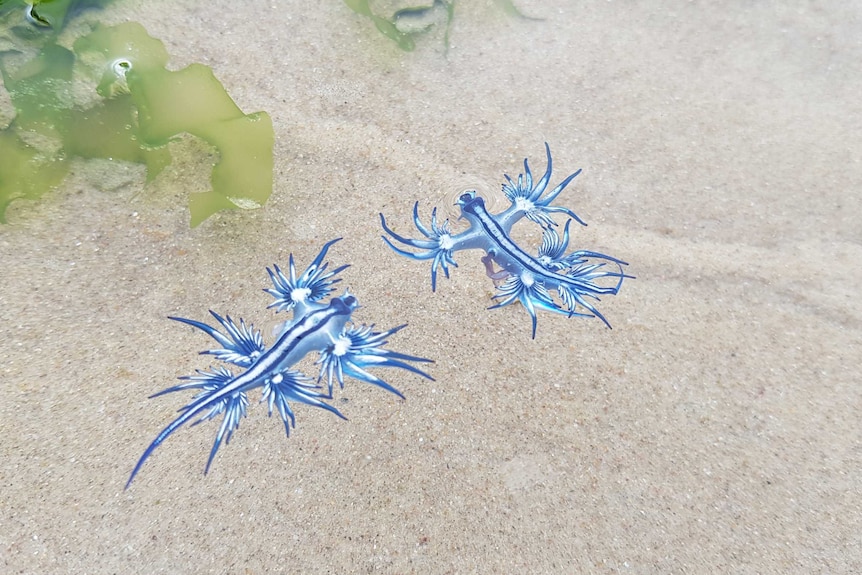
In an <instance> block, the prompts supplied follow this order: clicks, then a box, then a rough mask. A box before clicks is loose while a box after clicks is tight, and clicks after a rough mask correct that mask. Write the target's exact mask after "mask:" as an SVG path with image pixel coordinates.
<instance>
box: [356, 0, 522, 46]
mask: <svg viewBox="0 0 862 575" xmlns="http://www.w3.org/2000/svg"><path fill="white" fill-rule="evenodd" d="M344 3H345V4H347V6H348V8H350V9H351V10H353V11H354V12H356V13H357V14H359V15H360V16H364V17H366V18H368V19H370V20H371V21H372V22H373V23H374V26H375V27H376V28H377V30H378V31H379V32H380V33H381V34H383V35H384V36H386V37H387V38H389V39H390V40H393V41H394V42H395V43H396V44H398V47H399V48H401V49H402V50H404V51H405V52H410V51H412V50H413V49H415V48H416V42H415V40H414V38H415V37H416V36H419V35H421V34H425V33H427V32H429V31H430V30H432V29H433V28H434V27H435V26H436V25H438V24H440V23H441V22H442V21H445V24H444V28H445V32H444V34H443V45H444V46H445V48H446V50H448V49H449V30H450V29H451V27H452V20H453V19H454V18H455V0H344ZM494 3H495V4H496V5H497V6H498V7H499V8H500V9H501V10H503V12H505V13H506V14H507V15H508V16H513V17H517V18H525V19H528V20H534V19H535V18H530V17H529V16H525V15H524V14H523V13H522V12H521V11H520V10H518V9H517V8H516V7H515V5H514V4H513V3H512V0H494Z"/></svg>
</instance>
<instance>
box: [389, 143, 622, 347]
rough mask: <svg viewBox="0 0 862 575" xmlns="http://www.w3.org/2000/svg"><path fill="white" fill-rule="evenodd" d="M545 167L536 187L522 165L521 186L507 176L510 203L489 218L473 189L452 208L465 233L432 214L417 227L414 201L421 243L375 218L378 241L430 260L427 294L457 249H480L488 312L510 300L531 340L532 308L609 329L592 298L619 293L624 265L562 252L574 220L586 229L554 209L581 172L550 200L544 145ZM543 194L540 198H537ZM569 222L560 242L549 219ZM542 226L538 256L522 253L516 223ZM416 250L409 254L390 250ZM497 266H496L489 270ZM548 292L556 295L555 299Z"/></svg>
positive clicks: (584, 253)
mask: <svg viewBox="0 0 862 575" xmlns="http://www.w3.org/2000/svg"><path fill="white" fill-rule="evenodd" d="M545 152H546V153H547V157H548V167H547V169H546V171H545V174H544V175H543V176H542V178H541V179H540V180H539V181H538V182H536V184H535V186H534V185H533V175H532V173H531V172H530V165H529V163H528V162H527V160H524V172H525V173H524V174H521V175H518V180H517V182H516V181H513V180H512V178H510V177H509V176H506V182H504V183H503V194H505V196H506V197H507V198H508V199H509V201H510V202H511V205H510V206H509V207H508V208H507V209H505V210H504V211H502V212H500V213H499V214H491V213H490V212H488V210H487V209H486V208H485V201H484V200H483V199H482V198H481V197H479V196H478V195H477V194H476V192H475V191H467V192H465V193H463V194H462V195H461V197H460V198H458V201H457V202H456V204H457V205H458V206H459V207H460V209H461V216H460V217H459V218H458V219H466V220H467V222H468V223H469V224H470V227H469V229H467V230H466V231H464V232H461V233H459V234H453V233H451V232H450V229H449V220H448V219H447V220H445V221H444V222H443V223H442V224H440V223H439V222H438V221H437V208H434V209H433V210H432V211H431V226H430V227H426V226H425V225H423V224H422V222H420V221H419V202H416V203H415V204H414V205H413V222H414V224H415V225H416V228H417V229H418V230H419V231H420V232H421V233H422V235H423V236H425V238H426V239H411V238H407V237H404V236H401V235H399V234H397V233H395V232H394V231H393V230H392V229H391V228H390V227H389V226H387V225H386V219H385V218H384V217H383V214H380V222H381V224H382V225H383V230H384V231H385V232H386V234H387V235H388V236H389V237H387V236H383V240H384V241H385V242H386V243H387V244H388V245H389V247H390V248H392V249H393V250H394V251H395V252H396V253H398V254H401V255H402V256H405V257H408V258H410V259H413V260H432V262H431V290H432V291H435V290H436V289H437V270H438V268H439V269H442V270H443V273H444V274H445V275H446V277H447V278H448V277H449V266H450V265H452V266H454V267H457V266H458V264H456V263H455V260H454V258H453V254H454V253H455V252H457V251H460V250H470V249H480V250H484V252H485V256H484V257H483V258H482V263H484V264H485V270H486V273H487V275H488V277H490V278H491V279H492V280H493V281H494V285H495V286H496V287H497V294H496V295H494V296H493V298H494V299H498V300H500V301H499V302H498V303H497V304H495V305H493V306H491V307H490V308H489V309H495V308H498V307H503V306H506V305H509V304H510V303H513V302H515V301H519V302H521V304H522V305H523V306H524V307H525V308H526V309H527V312H528V313H529V314H530V317H531V318H532V322H533V338H534V339H535V337H536V308H538V309H544V310H546V311H551V312H554V313H559V314H563V315H567V316H569V317H571V316H575V315H576V316H584V317H597V318H599V319H600V320H602V321H603V322H604V323H605V325H607V326H608V327H610V323H608V320H607V319H605V317H604V316H603V315H602V314H601V312H599V310H598V309H596V307H595V306H594V305H593V303H592V302H591V301H590V300H595V301H598V300H599V296H601V295H615V294H616V293H617V292H618V291H619V289H620V287H622V283H623V279H625V278H632V277H633V276H630V275H627V274H626V273H625V272H624V271H623V266H626V265H628V264H627V263H626V262H624V261H622V260H619V259H616V258H613V257H611V256H607V255H604V254H600V253H597V252H593V251H589V250H576V251H573V252H571V253H569V254H566V253H565V252H566V249H567V248H568V245H569V224H571V222H572V220H575V221H577V222H578V223H579V224H581V225H586V224H585V223H584V222H583V221H582V220H581V219H580V218H579V217H578V216H577V215H576V214H575V213H574V212H573V211H572V210H570V209H568V208H564V207H560V206H552V205H551V202H553V201H554V200H555V199H556V198H557V196H559V195H560V192H562V191H563V189H564V188H565V187H566V186H567V185H568V184H569V182H571V181H572V180H573V179H574V178H575V177H576V176H577V175H578V174H580V173H581V170H578V171H576V172H575V173H573V174H571V175H570V176H568V177H567V178H566V179H564V180H563V181H562V182H560V184H559V185H557V187H555V188H554V189H553V190H551V191H550V192H549V193H548V194H547V195H545V191H546V190H547V188H548V183H549V182H550V180H551V150H550V147H549V146H548V144H547V143H546V144H545ZM543 195H544V197H542V196H543ZM554 213H559V214H563V215H565V216H568V218H569V220H568V221H567V222H566V225H565V227H564V228H563V235H562V238H561V237H560V234H558V233H557V230H556V229H555V228H556V226H557V223H556V222H555V221H554V220H553V218H552V217H551V214H554ZM524 217H526V218H527V219H528V220H530V221H532V222H535V223H537V224H539V225H540V226H541V227H542V229H543V230H544V231H543V235H542V245H541V246H540V247H539V250H538V256H535V257H534V256H532V255H530V254H528V253H527V252H526V251H524V250H523V249H522V248H521V247H520V246H518V244H516V243H515V242H514V241H513V240H512V239H511V237H510V235H509V234H510V232H511V230H512V226H513V225H514V224H515V223H516V222H517V221H518V220H520V219H522V218H524ZM394 242H397V243H399V244H401V245H404V246H407V247H410V248H415V249H418V250H421V251H418V252H412V251H408V250H405V249H402V248H401V247H398V246H396V245H395V243H394ZM494 264H496V265H497V266H499V267H500V269H499V270H495V269H494ZM552 291H556V293H557V298H554V296H553V295H552V293H551V292H552Z"/></svg>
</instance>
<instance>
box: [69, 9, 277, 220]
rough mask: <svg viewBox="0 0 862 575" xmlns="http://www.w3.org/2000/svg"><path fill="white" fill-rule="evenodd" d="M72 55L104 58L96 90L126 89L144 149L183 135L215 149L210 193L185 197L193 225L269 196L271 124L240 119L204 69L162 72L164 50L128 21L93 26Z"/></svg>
mask: <svg viewBox="0 0 862 575" xmlns="http://www.w3.org/2000/svg"><path fill="white" fill-rule="evenodd" d="M75 52H76V53H78V54H79V55H83V54H86V53H88V52H96V53H98V54H101V55H102V57H103V58H104V64H103V67H104V69H103V74H102V77H101V79H100V82H99V85H98V91H99V93H100V94H102V95H103V96H106V97H109V96H111V95H112V94H113V93H115V91H116V90H117V89H118V88H117V87H118V86H120V88H119V91H120V92H125V91H128V93H129V94H130V95H131V101H132V102H133V103H134V106H135V109H136V110H137V124H138V134H137V136H138V137H139V138H140V142H141V143H142V144H143V145H144V146H147V147H149V148H151V149H152V148H158V147H159V146H164V145H166V144H167V143H168V142H169V141H170V140H171V139H172V138H174V137H176V136H177V135H179V134H183V133H189V134H192V135H194V136H197V137H199V138H201V139H202V140H204V141H206V142H207V143H209V144H210V145H212V146H213V147H215V148H216V150H218V152H219V154H220V156H221V158H220V160H219V162H218V163H217V164H216V165H215V167H214V168H213V172H212V190H211V191H209V192H204V193H199V194H192V196H191V200H190V202H189V209H190V211H191V224H192V226H196V225H198V224H199V223H200V222H202V221H203V220H205V219H206V218H208V217H209V216H211V215H212V214H214V213H215V212H217V211H219V210H224V209H236V208H255V207H260V206H261V205H263V204H264V203H265V202H266V200H267V199H268V198H269V196H270V194H271V193H272V169H273V158H272V148H273V144H274V142H275V134H274V132H273V129H272V120H271V119H270V117H269V115H268V114H267V113H266V112H258V113H255V114H248V115H246V114H243V113H242V111H241V110H240V109H239V107H237V105H236V104H235V103H234V101H233V100H232V99H231V97H230V96H229V95H228V94H227V92H226V91H225V89H224V86H222V85H221V83H220V82H219V81H218V80H217V79H216V77H215V76H214V75H213V73H212V70H211V69H210V68H208V67H206V66H203V65H201V64H192V65H190V66H188V67H186V68H184V69H182V70H179V71H170V70H167V69H166V68H165V65H166V64H167V60H168V55H167V52H166V51H165V49H164V45H163V44H162V43H161V42H160V41H158V40H156V39H154V38H152V37H151V36H149V35H148V34H147V32H146V30H144V28H143V27H142V26H141V25H140V24H137V23H134V22H130V23H126V24H120V25H118V26H113V27H105V26H98V27H97V28H96V29H95V30H93V32H92V33H91V34H89V35H87V36H85V37H83V38H80V39H79V40H78V41H76V42H75Z"/></svg>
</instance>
